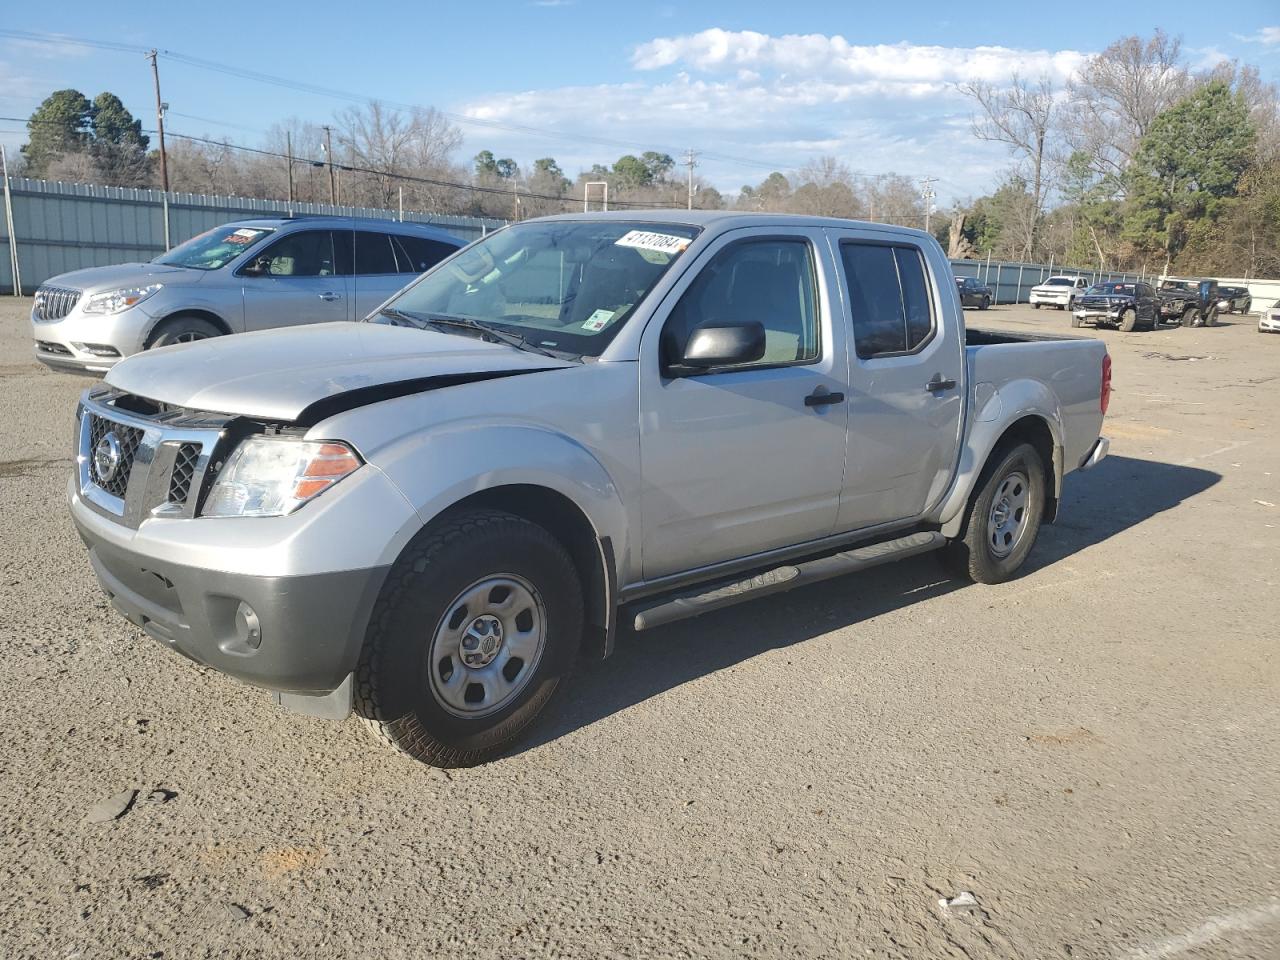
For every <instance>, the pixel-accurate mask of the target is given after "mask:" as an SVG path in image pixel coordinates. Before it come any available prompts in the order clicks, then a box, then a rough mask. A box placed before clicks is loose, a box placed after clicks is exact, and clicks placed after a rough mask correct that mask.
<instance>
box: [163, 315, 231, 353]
mask: <svg viewBox="0 0 1280 960" xmlns="http://www.w3.org/2000/svg"><path fill="white" fill-rule="evenodd" d="M220 336H222V330H221V329H220V328H219V327H218V326H217V325H216V324H213V323H210V322H209V321H208V320H206V319H205V318H204V317H196V316H192V315H190V314H178V315H177V316H176V317H169V318H168V319H167V320H162V321H161V322H160V323H159V324H158V325H157V326H156V328H155V330H154V331H152V333H151V336H150V337H148V338H147V345H146V348H145V349H147V350H150V349H151V348H152V347H167V346H170V345H171V344H175V343H194V342H195V341H197V340H209V339H211V338H213V337H220Z"/></svg>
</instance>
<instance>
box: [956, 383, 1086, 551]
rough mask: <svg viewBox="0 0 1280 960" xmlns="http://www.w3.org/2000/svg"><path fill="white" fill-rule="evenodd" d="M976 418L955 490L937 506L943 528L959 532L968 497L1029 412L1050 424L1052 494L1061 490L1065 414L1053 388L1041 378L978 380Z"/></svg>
mask: <svg viewBox="0 0 1280 960" xmlns="http://www.w3.org/2000/svg"><path fill="white" fill-rule="evenodd" d="M973 390H974V400H975V402H974V403H973V404H972V410H973V413H972V419H971V421H970V423H969V429H968V431H967V433H966V436H965V443H964V447H963V449H962V450H961V453H960V465H959V467H958V469H957V472H956V478H955V481H954V482H953V483H952V485H951V489H950V491H948V493H947V495H946V496H945V497H944V498H943V501H942V505H941V507H940V508H939V510H938V512H937V520H938V521H939V522H941V523H942V525H943V526H942V532H943V533H944V534H945V535H946V536H948V537H954V536H956V535H958V533H959V530H960V526H961V524H962V523H963V521H964V508H965V505H966V504H967V503H968V502H969V495H970V494H971V493H972V492H973V489H974V487H975V485H976V484H977V482H978V477H979V476H981V474H982V469H983V467H985V466H986V464H987V460H988V459H989V458H990V456H991V451H992V450H994V449H995V447H996V445H997V444H998V443H999V442H1000V440H1001V438H1002V437H1004V435H1005V433H1007V432H1008V430H1009V428H1010V427H1011V426H1013V425H1014V424H1015V423H1017V422H1018V421H1019V420H1022V419H1024V418H1026V417H1036V418H1038V419H1039V420H1041V421H1043V422H1044V424H1045V426H1047V427H1048V428H1049V433H1050V434H1051V435H1052V437H1053V476H1054V487H1053V495H1054V498H1055V499H1056V498H1057V497H1058V496H1059V495H1060V494H1061V492H1062V474H1063V469H1064V468H1063V452H1062V451H1063V436H1064V427H1063V418H1062V407H1061V404H1060V403H1059V402H1058V398H1057V397H1056V396H1054V394H1053V391H1052V390H1050V389H1049V388H1048V387H1047V386H1045V385H1044V384H1043V383H1041V382H1040V381H1038V380H1028V379H1020V380H1012V381H1010V382H1009V383H1006V384H1004V385H1002V386H1000V387H996V386H994V385H993V384H990V383H978V384H975V385H974V388H973Z"/></svg>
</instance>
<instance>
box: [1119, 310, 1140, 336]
mask: <svg viewBox="0 0 1280 960" xmlns="http://www.w3.org/2000/svg"><path fill="white" fill-rule="evenodd" d="M1137 327H1138V311H1137V310H1126V311H1124V312H1123V313H1122V314H1120V330H1121V332H1122V333H1133V331H1134V330H1136V329H1137Z"/></svg>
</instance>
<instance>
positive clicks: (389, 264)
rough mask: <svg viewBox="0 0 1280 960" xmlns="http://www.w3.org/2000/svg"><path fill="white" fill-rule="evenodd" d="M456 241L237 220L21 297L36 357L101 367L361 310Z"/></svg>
mask: <svg viewBox="0 0 1280 960" xmlns="http://www.w3.org/2000/svg"><path fill="white" fill-rule="evenodd" d="M463 245H464V242H463V241H462V240H459V239H458V238H457V237H455V236H453V235H452V234H449V233H446V232H445V231H443V230H440V229H437V228H435V227H429V226H424V225H421V224H415V223H395V222H389V221H386V220H364V219H355V218H349V217H301V218H289V219H283V218H272V219H262V220H238V221H235V222H233V223H228V224H225V225H223V226H221V227H217V228H216V229H213V230H209V231H208V232H206V233H202V234H200V235H199V236H197V237H194V238H192V239H191V240H188V241H187V242H186V243H184V244H182V245H181V246H178V247H175V248H174V249H172V250H170V251H169V252H168V253H165V254H163V255H161V256H159V257H157V258H156V259H155V260H152V261H151V262H150V263H124V264H120V265H118V266H112V267H90V268H88V269H85V270H76V271H73V272H71V273H64V274H61V275H60V276H57V277H54V278H53V279H51V280H49V281H48V282H47V283H44V284H42V285H41V287H40V289H39V290H37V291H36V296H35V303H34V304H33V306H32V308H31V329H32V335H33V337H34V339H35V355H36V359H38V360H40V361H41V362H42V363H45V364H47V365H49V366H51V367H62V368H70V369H75V370H86V371H96V372H101V371H104V370H107V369H109V368H110V367H111V366H112V365H113V364H115V363H116V361H118V360H119V359H120V358H121V357H127V356H129V355H130V354H133V353H138V352H139V351H141V350H148V349H150V348H151V347H162V346H168V345H169V344H171V343H183V342H186V341H191V340H204V339H207V338H209V337H216V336H220V335H222V334H227V333H242V332H244V331H248V330H264V329H266V328H268V327H283V326H296V325H298V324H305V323H325V322H330V321H335V320H359V319H361V318H363V317H365V316H366V315H368V314H369V313H371V312H372V311H373V310H374V308H376V307H377V306H378V305H379V304H380V303H382V302H383V301H384V300H386V299H387V298H388V297H389V296H391V295H392V294H393V293H395V292H396V291H397V290H399V289H400V288H401V287H403V286H404V285H405V284H406V283H408V282H409V280H410V278H411V277H412V276H417V275H418V274H420V273H422V272H423V271H425V270H427V269H429V268H430V267H433V266H435V265H436V264H437V263H439V262H440V261H441V260H443V259H444V258H445V257H447V256H449V255H450V254H452V253H453V252H454V251H456V250H457V249H458V248H460V247H462V246H463Z"/></svg>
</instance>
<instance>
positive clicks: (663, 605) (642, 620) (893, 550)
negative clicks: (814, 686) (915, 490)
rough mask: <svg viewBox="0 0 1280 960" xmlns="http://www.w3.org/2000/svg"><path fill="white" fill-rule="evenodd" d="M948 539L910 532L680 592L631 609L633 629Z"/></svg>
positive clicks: (892, 557)
mask: <svg viewBox="0 0 1280 960" xmlns="http://www.w3.org/2000/svg"><path fill="white" fill-rule="evenodd" d="M946 542H947V538H946V537H944V536H943V535H942V534H941V533H938V532H937V531H922V532H920V533H912V534H908V535H907V536H905V537H899V538H898V539H896V540H885V541H882V542H881V543H872V544H869V545H867V546H865V547H858V548H857V549H855V550H845V551H844V552H842V553H833V554H831V555H830V556H827V557H819V558H818V559H817V560H807V561H805V562H804V563H797V564H794V565H788V566H782V567H775V568H774V569H772V570H767V571H765V572H764V573H759V574H756V575H755V576H754V577H748V578H747V579H746V580H737V581H734V582H731V583H723V584H721V585H720V586H718V587H713V588H712V589H710V590H704V591H702V592H689V593H682V594H679V595H677V596H674V597H669V598H668V599H666V600H658V601H656V602H653V603H649V604H647V605H638V606H636V607H633V608H632V610H633V611H634V613H635V625H634V626H635V629H636V630H637V631H640V630H648V629H650V628H651V627H659V626H662V625H663V624H666V623H672V622H674V621H676V620H683V619H685V618H686V617H696V616H699V615H700V614H703V613H707V612H709V611H711V610H719V609H720V608H721V607H728V606H731V605H733V604H735V603H740V602H742V601H743V600H754V599H755V598H756V597H764V596H768V595H769V594H771V593H781V592H783V591H784V590H791V589H792V588H794V587H799V586H803V585H804V584H807V583H817V582H818V581H819V580H829V579H830V578H832V577H841V576H844V575H845V574H846V573H855V572H857V571H858V570H866V569H867V568H869V567H877V566H879V565H880V564H882V563H890V562H891V561H894V560H905V559H906V558H907V557H914V556H915V555H916V554H918V553H927V552H929V551H930V550H937V549H938V548H939V547H942V546H944V545H945V544H946Z"/></svg>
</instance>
